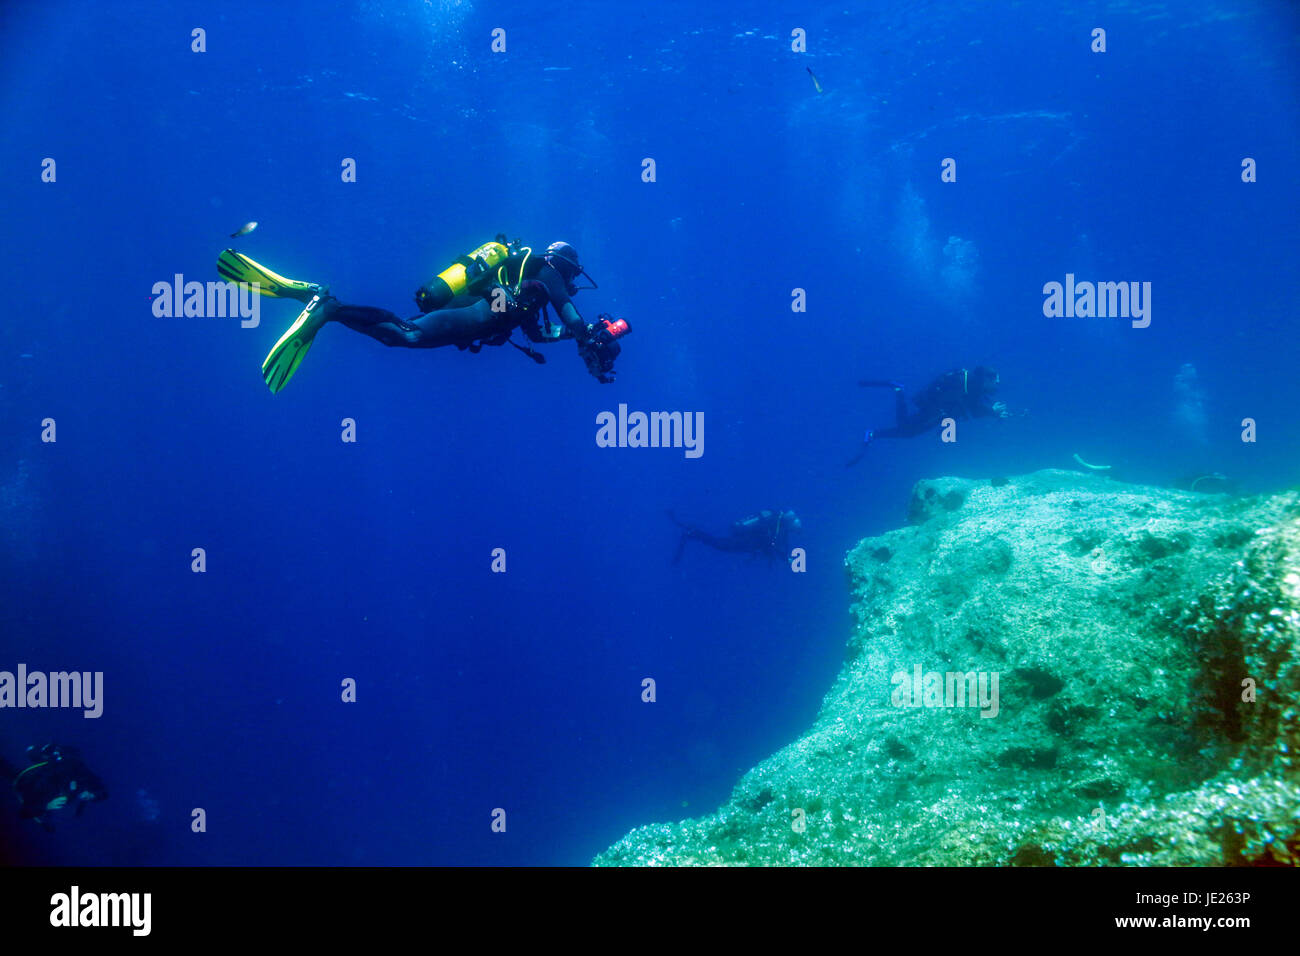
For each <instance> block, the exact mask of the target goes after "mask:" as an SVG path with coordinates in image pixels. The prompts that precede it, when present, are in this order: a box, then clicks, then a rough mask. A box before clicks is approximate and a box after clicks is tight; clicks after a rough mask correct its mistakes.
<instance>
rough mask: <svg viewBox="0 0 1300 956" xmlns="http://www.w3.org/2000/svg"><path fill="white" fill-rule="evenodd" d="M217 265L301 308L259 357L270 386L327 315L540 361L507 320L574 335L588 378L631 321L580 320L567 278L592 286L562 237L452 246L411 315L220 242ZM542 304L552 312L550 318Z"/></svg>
mask: <svg viewBox="0 0 1300 956" xmlns="http://www.w3.org/2000/svg"><path fill="white" fill-rule="evenodd" d="M217 271H218V272H219V273H220V274H221V276H222V277H223V278H225V279H226V280H228V281H230V282H247V283H250V284H251V283H253V282H256V283H258V284H259V285H258V291H259V292H260V293H261V294H262V295H265V296H270V297H272V298H290V299H297V300H298V301H299V302H302V303H304V304H305V308H304V309H303V310H302V313H301V314H300V315H299V316H298V318H297V320H296V321H295V322H294V323H293V325H291V326H290V327H289V330H288V331H287V332H285V334H284V335H283V336H281V338H280V340H279V341H278V342H276V343H275V347H274V348H272V349H271V352H270V354H269V355H267V357H266V360H265V361H264V362H263V363H262V377H263V378H264V379H265V381H266V384H267V386H268V387H269V388H270V389H271V391H272V392H279V391H280V390H281V389H282V388H284V386H285V385H286V384H287V383H288V382H289V379H290V378H292V377H293V374H294V372H296V371H297V370H298V366H299V365H300V364H301V363H302V360H303V358H304V357H305V356H306V355H307V350H308V349H310V348H311V344H312V342H313V340H314V339H315V338H316V333H317V332H319V331H320V330H321V328H322V327H323V326H324V325H325V323H327V322H339V323H342V324H343V325H346V326H347V327H348V328H350V329H352V330H354V331H357V332H360V333H362V334H363V335H368V336H370V337H371V338H373V339H376V340H377V341H379V342H382V343H383V344H385V345H391V346H402V347H405V348H416V349H434V348H441V347H443V346H445V345H454V346H456V347H457V348H458V349H462V350H464V349H468V350H469V351H470V352H475V353H477V352H478V351H480V350H481V349H482V348H483V346H485V345H506V344H509V345H513V346H514V347H515V348H517V349H518V350H519V351H521V352H523V353H524V354H525V355H527V356H528V357H529V358H531V359H532V360H533V361H534V362H537V363H538V364H539V365H540V364H544V363H545V362H546V357H545V356H544V355H542V354H541V353H540V352H538V351H536V350H535V349H532V348H529V347H528V346H525V345H520V344H518V343H516V342H515V341H514V340H513V339H512V337H511V336H512V334H513V333H514V331H515V329H519V330H520V331H522V332H523V334H524V336H525V337H527V338H528V339H529V340H530V341H532V342H535V343H548V342H558V341H560V340H562V339H574V340H576V341H577V343H578V354H579V356H580V357H581V358H582V360H583V362H584V363H586V366H587V371H589V372H590V373H591V374H592V375H593V376H595V378H596V379H597V381H600V382H602V383H608V382H612V381H614V360H615V359H616V358H617V357H618V355H619V352H620V351H621V350H622V346H621V345H620V344H619V342H618V340H619V339H620V338H622V337H623V336H624V335H626V334H627V333H628V332H630V331H631V329H630V327H629V326H628V323H627V320H626V319H615V318H613V317H612V316H609V315H605V314H603V313H602V314H601V315H600V316H599V317H598V319H597V321H596V322H595V323H593V324H588V323H587V322H586V321H585V320H584V319H583V318H582V316H581V315H580V314H579V313H578V310H577V309H576V308H574V305H573V296H574V295H576V294H577V293H578V291H579V288H580V287H579V286H576V285H574V283H575V282H576V281H577V279H578V277H579V276H584V277H585V278H586V279H587V281H588V282H590V283H591V284H590V285H589V286H581V288H584V289H588V288H589V289H595V288H597V286H596V283H595V281H594V280H592V278H591V276H589V275H587V272H586V270H585V269H584V268H583V267H582V264H581V263H580V261H579V259H578V251H577V250H576V249H574V248H573V246H571V245H570V244H569V243H567V242H553V243H551V244H550V245H549V246H547V247H546V251H545V252H543V253H541V254H540V255H534V254H533V250H532V249H531V248H529V247H528V246H524V245H522V244H521V242H520V241H519V240H517V239H516V240H513V241H507V240H506V237H505V236H504V235H498V236H497V237H496V239H494V240H493V241H492V242H486V243H484V244H483V245H481V246H479V247H478V248H477V249H475V250H474V251H473V252H471V253H470V254H469V255H467V256H461V257H459V258H458V259H456V261H455V262H453V263H452V264H451V265H449V266H448V267H447V268H446V269H444V270H442V272H440V273H438V275H436V276H435V277H434V278H432V279H430V280H429V281H428V282H426V283H425V284H424V285H422V286H421V287H420V288H419V289H418V290H417V291H416V294H415V302H416V307H417V308H419V310H420V315H417V316H415V317H414V318H412V319H402V318H399V317H398V316H397V315H396V314H394V313H392V312H389V311H388V310H387V309H379V308H374V307H372V306H365V305H344V304H343V303H341V302H339V300H338V299H336V298H335V297H334V296H332V295H330V291H329V287H328V286H323V285H319V284H316V283H312V282H302V281H299V280H296V279H286V278H285V277H284V276H281V275H279V274H278V273H275V272H273V271H271V270H270V269H268V268H266V267H265V266H263V265H261V264H259V263H257V262H254V261H253V260H252V259H250V258H248V256H245V255H243V254H242V253H239V252H236V251H235V250H234V249H227V250H225V251H224V252H222V253H221V255H220V257H219V258H218V259H217ZM548 306H549V307H550V308H552V309H554V310H555V313H556V316H557V317H558V321H554V320H552V318H551V314H550V312H549V311H547V309H548Z"/></svg>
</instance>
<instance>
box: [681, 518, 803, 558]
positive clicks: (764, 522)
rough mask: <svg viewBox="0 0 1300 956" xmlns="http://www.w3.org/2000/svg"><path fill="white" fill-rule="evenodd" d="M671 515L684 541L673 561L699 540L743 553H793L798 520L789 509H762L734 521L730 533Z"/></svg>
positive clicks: (718, 547) (770, 554)
mask: <svg viewBox="0 0 1300 956" xmlns="http://www.w3.org/2000/svg"><path fill="white" fill-rule="evenodd" d="M668 517H670V518H672V520H673V522H674V523H675V524H676V525H677V526H678V527H679V528H681V529H682V537H681V540H680V541H679V542H678V543H677V553H676V554H675V555H673V564H676V563H677V562H678V561H680V560H681V559H682V552H683V551H684V550H685V549H686V542H687V541H698V542H700V543H701V544H707V545H708V546H709V547H710V548H716V549H717V550H718V551H738V552H741V553H742V554H750V555H760V554H765V555H767V556H768V557H769V558H772V557H776V556H777V555H782V556H784V555H786V554H788V553H789V550H790V549H789V541H790V532H791V531H792V530H793V529H794V527H795V525H794V522H796V521H797V520H798V519H797V518H796V517H795V515H794V513H793V512H789V511H767V510H764V511H761V512H759V513H758V514H756V515H752V516H750V517H748V518H745V519H744V520H743V521H736V522H733V523H732V525H731V531H730V532H729V533H728V534H726V535H715V534H709V533H708V532H707V531H704V530H702V529H700V528H696V527H694V526H693V525H688V524H683V523H682V522H680V521H678V520H677V518H676V517H675V516H674V515H673V514H672V512H669V514H668Z"/></svg>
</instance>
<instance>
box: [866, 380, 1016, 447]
mask: <svg viewBox="0 0 1300 956" xmlns="http://www.w3.org/2000/svg"><path fill="white" fill-rule="evenodd" d="M872 384H875V383H872ZM894 417H895V423H894V427H893V428H879V429H875V430H873V431H872V432H871V433H870V437H871V438H873V439H874V438H915V437H916V436H917V435H922V434H924V433H925V432H928V431H930V430H931V429H934V428H937V427H938V426H939V425H940V424H941V423H942V422H943V420H944V419H945V418H954V419H966V418H987V417H994V418H1000V417H1004V412H1003V410H1002V408H1001V405H1000V403H997V402H995V401H994V400H993V393H992V392H989V391H983V390H977V389H976V387H975V383H974V382H972V381H971V375H970V372H969V371H968V370H967V369H964V368H959V369H954V370H953V371H951V372H945V373H944V374H943V375H940V376H939V377H938V378H936V379H935V380H934V381H933V382H931V383H930V384H929V385H927V386H926V388H925V390H924V391H923V392H921V394H920V395H918V396H917V397H916V411H915V412H909V411H908V408H907V397H906V395H905V394H904V393H903V389H902V388H901V387H895V388H894Z"/></svg>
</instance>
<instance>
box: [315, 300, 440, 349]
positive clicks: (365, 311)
mask: <svg viewBox="0 0 1300 956" xmlns="http://www.w3.org/2000/svg"><path fill="white" fill-rule="evenodd" d="M326 320H327V321H334V322H341V323H343V324H344V325H346V326H347V327H348V328H350V329H352V330H353V331H354V332H360V333H361V334H362V335H368V336H370V337H371V338H372V339H376V340H378V341H380V342H383V343H384V344H385V345H404V346H406V347H408V348H415V347H416V346H417V344H418V340H419V339H420V337H421V335H422V333H421V332H420V330H419V328H417V327H416V326H415V324H414V323H412V322H407V321H406V320H405V319H402V318H399V317H398V316H397V315H396V314H394V313H392V312H389V311H388V310H387V309H377V308H374V307H373V306H369V305H335V306H333V307H332V308H330V309H329V311H328V313H327V315H326Z"/></svg>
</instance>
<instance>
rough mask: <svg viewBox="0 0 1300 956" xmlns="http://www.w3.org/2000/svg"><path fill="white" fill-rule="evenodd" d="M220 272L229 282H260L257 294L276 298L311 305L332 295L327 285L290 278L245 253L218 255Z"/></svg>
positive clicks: (232, 251)
mask: <svg viewBox="0 0 1300 956" xmlns="http://www.w3.org/2000/svg"><path fill="white" fill-rule="evenodd" d="M217 272H218V273H219V274H220V275H221V277H222V278H223V279H225V280H226V281H227V282H247V283H249V284H250V285H251V284H252V283H254V282H256V283H257V291H258V292H260V293H261V294H262V295H267V296H270V297H271V298H273V299H297V300H298V301H299V302H308V301H310V300H311V297H312V296H314V295H326V294H328V293H329V288H328V287H327V286H322V285H317V284H316V283H315V282H303V281H301V280H299V279H286V278H285V277H284V276H282V275H280V274H279V273H278V272H273V271H271V270H270V269H268V268H267V267H266V266H264V265H262V264H261V263H260V262H254V261H253V260H252V259H250V258H248V256H246V255H244V254H243V253H242V252H236V251H235V250H234V249H226V250H225V251H224V252H222V253H221V255H219V256H217Z"/></svg>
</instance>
